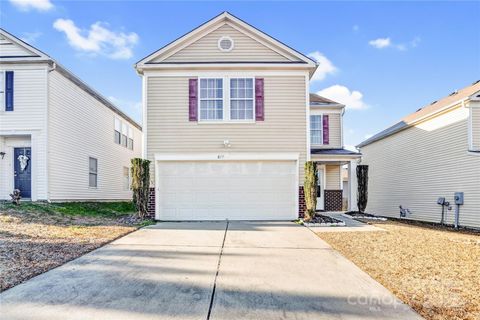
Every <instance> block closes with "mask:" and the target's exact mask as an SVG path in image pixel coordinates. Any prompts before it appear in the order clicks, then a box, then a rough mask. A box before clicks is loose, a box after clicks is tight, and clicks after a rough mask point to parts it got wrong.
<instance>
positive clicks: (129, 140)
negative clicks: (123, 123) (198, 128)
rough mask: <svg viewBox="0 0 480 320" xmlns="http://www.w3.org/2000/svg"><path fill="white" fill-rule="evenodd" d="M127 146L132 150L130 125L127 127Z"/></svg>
mask: <svg viewBox="0 0 480 320" xmlns="http://www.w3.org/2000/svg"><path fill="white" fill-rule="evenodd" d="M127 147H128V149H130V150H133V129H132V128H131V127H128V143H127Z"/></svg>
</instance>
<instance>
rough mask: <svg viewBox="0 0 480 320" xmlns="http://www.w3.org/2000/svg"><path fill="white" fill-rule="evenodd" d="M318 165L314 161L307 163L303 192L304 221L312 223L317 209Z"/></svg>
mask: <svg viewBox="0 0 480 320" xmlns="http://www.w3.org/2000/svg"><path fill="white" fill-rule="evenodd" d="M317 184H318V177H317V165H316V163H315V162H313V161H307V162H306V163H305V182H304V184H303V192H304V194H305V205H306V207H307V210H306V212H305V218H304V220H306V221H310V220H312V219H313V218H314V217H315V209H316V208H317Z"/></svg>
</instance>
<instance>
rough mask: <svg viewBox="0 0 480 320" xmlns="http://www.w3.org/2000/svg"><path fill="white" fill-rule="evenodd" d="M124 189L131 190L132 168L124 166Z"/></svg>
mask: <svg viewBox="0 0 480 320" xmlns="http://www.w3.org/2000/svg"><path fill="white" fill-rule="evenodd" d="M123 190H125V191H128V190H130V169H129V168H128V167H123Z"/></svg>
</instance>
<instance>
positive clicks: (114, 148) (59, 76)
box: [0, 30, 142, 201]
mask: <svg viewBox="0 0 480 320" xmlns="http://www.w3.org/2000/svg"><path fill="white" fill-rule="evenodd" d="M0 43H1V44H2V45H0V200H2V199H9V198H10V197H9V194H10V193H11V192H12V191H13V190H14V189H15V188H18V189H21V191H22V194H23V197H24V198H27V199H28V198H30V199H32V200H48V201H71V200H123V199H130V198H131V192H130V191H129V190H128V188H127V187H126V183H127V182H128V176H127V177H126V176H125V172H126V170H125V168H129V167H130V159H131V158H134V157H140V156H141V148H142V132H141V127H140V126H139V125H138V124H136V123H135V122H134V121H133V120H131V119H130V118H129V117H128V116H126V115H125V114H123V113H122V112H121V111H120V110H118V109H117V108H116V107H115V106H113V105H112V104H111V103H110V102H109V101H107V100H106V99H105V98H103V97H102V96H100V95H99V94H98V93H97V92H95V91H94V90H92V89H91V88H90V87H88V86H87V85H86V84H84V83H83V82H81V81H80V80H79V79H78V78H76V77H75V76H74V75H73V74H71V73H70V72H69V71H67V70H66V69H64V68H63V67H61V66H60V65H58V64H57V63H56V62H55V61H54V60H52V59H51V58H50V57H49V56H47V55H45V54H44V53H43V52H41V51H39V50H37V49H35V48H33V47H31V46H29V45H28V44H26V43H24V42H22V41H20V40H18V39H17V38H15V37H14V36H12V35H10V34H9V33H7V32H6V31H4V30H0ZM116 124H117V127H118V124H120V129H119V130H120V138H119V139H118V134H116V132H115V125H116ZM123 133H125V134H124V135H123ZM122 139H123V140H122ZM116 141H118V142H119V143H116ZM124 141H125V143H124ZM23 156H26V158H23V159H26V162H25V164H26V166H25V167H24V168H22V166H21V163H20V160H19V157H23ZM90 158H91V159H90Z"/></svg>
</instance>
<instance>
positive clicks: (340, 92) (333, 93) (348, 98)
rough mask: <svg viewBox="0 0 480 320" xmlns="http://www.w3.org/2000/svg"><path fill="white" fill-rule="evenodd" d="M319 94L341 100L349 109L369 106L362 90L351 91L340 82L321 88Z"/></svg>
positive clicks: (361, 108) (360, 108)
mask: <svg viewBox="0 0 480 320" xmlns="http://www.w3.org/2000/svg"><path fill="white" fill-rule="evenodd" d="M317 94H319V95H321V96H322V97H325V98H328V99H331V100H333V101H337V102H340V103H342V104H344V105H345V106H346V107H347V108H348V109H357V110H363V109H367V108H369V105H368V104H367V103H365V101H363V94H362V93H361V92H360V91H357V90H353V91H351V90H350V89H348V88H347V87H345V86H341V85H338V84H336V85H333V86H331V87H328V88H326V89H323V90H320V91H318V92H317Z"/></svg>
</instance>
